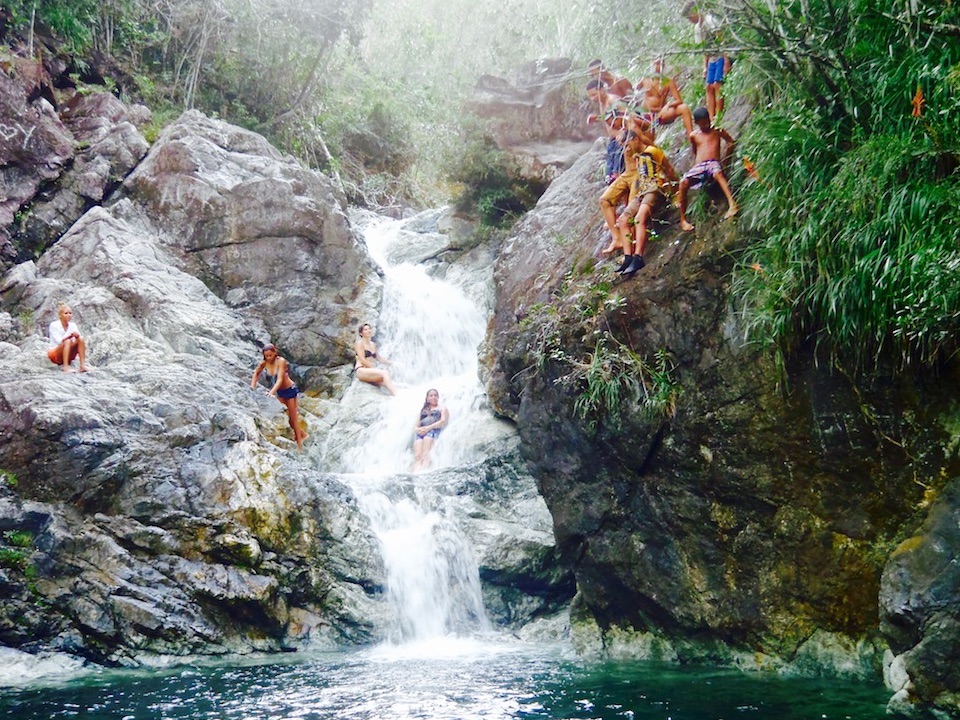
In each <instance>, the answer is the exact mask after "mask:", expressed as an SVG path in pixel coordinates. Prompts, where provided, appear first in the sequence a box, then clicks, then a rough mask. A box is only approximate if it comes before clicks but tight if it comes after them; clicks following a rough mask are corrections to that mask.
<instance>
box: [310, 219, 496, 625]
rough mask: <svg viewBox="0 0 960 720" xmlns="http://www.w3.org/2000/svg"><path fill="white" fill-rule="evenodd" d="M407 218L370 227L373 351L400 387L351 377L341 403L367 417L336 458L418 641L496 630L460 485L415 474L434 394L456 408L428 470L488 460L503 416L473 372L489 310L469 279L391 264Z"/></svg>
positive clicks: (354, 425)
mask: <svg viewBox="0 0 960 720" xmlns="http://www.w3.org/2000/svg"><path fill="white" fill-rule="evenodd" d="M403 225H404V223H403V222H400V221H393V220H379V221H376V222H373V223H371V224H369V225H367V227H366V228H365V231H364V234H365V238H366V241H367V245H368V248H369V250H370V253H371V255H372V256H373V258H374V259H375V260H376V261H377V262H379V263H380V265H381V268H382V269H383V273H384V287H383V309H382V312H381V314H380V318H379V322H378V323H377V327H376V337H375V339H376V342H377V345H378V348H377V350H378V354H380V355H382V356H385V357H386V358H388V359H389V361H390V364H389V366H387V367H388V370H389V371H390V372H391V374H392V376H393V378H394V381H395V383H396V384H397V385H398V387H399V392H398V394H397V396H396V397H390V396H389V395H387V394H386V392H385V391H383V390H381V389H377V388H374V387H372V386H369V385H364V384H363V383H360V382H358V381H354V383H353V384H352V386H351V388H350V389H349V390H348V392H347V393H346V395H345V397H344V400H343V404H344V405H345V406H346V409H345V412H346V413H347V414H349V413H350V410H351V408H354V409H356V412H357V413H359V414H360V415H362V416H363V417H362V419H356V416H355V417H354V419H353V420H352V421H351V422H350V423H349V431H348V432H345V433H342V434H341V435H342V436H345V437H347V438H348V439H347V440H344V441H343V442H344V446H343V447H341V448H339V449H338V451H337V453H336V455H337V456H338V457H336V459H334V460H333V461H332V462H331V463H328V464H332V466H333V467H332V468H331V469H334V470H336V471H339V472H341V473H345V474H344V475H343V478H344V481H345V482H347V483H348V484H350V485H351V486H352V487H353V489H354V491H355V493H356V494H357V497H358V499H359V502H360V506H361V508H362V509H363V510H364V512H365V513H366V514H367V515H368V517H369V519H370V525H371V528H372V530H373V531H374V533H376V535H377V537H378V538H379V540H380V543H381V546H382V552H383V560H384V565H385V567H386V570H387V594H388V597H389V599H390V601H391V604H392V606H393V607H394V609H395V612H396V627H395V628H393V629H391V632H390V633H389V634H390V636H391V639H392V640H393V641H395V642H419V641H424V640H429V639H431V638H439V637H448V636H450V635H461V636H462V635H468V634H470V633H475V632H478V631H484V630H486V629H488V621H487V619H486V616H485V612H484V608H483V600H482V597H481V590H480V578H479V572H478V570H477V564H476V560H475V559H474V557H473V552H472V549H471V546H470V543H469V542H468V541H467V539H466V538H465V537H464V535H463V533H462V531H461V530H460V528H459V526H458V524H457V522H456V517H455V513H454V511H453V508H452V500H451V498H452V497H456V492H454V491H452V490H449V488H444V487H443V484H444V483H449V482H450V479H449V476H448V475H442V474H441V475H437V474H434V473H430V472H428V473H422V474H418V475H410V474H409V472H408V471H409V468H410V465H411V462H412V459H413V453H412V450H411V448H412V443H413V440H414V431H413V428H414V425H415V423H416V420H417V418H418V416H419V412H420V408H421V407H422V405H423V402H424V398H425V395H426V391H427V390H428V389H429V388H436V389H437V390H438V391H439V392H440V401H441V404H442V405H445V406H446V407H447V408H448V410H449V413H450V422H449V425H448V427H447V428H446V429H444V431H443V433H442V434H441V435H440V437H439V438H438V439H437V440H436V443H435V445H434V447H433V452H432V453H431V459H432V465H431V470H438V469H444V468H451V467H458V466H462V465H465V464H469V463H471V462H475V461H478V460H480V459H482V456H483V452H482V442H483V439H484V438H489V437H490V435H491V430H490V428H491V427H496V426H497V425H498V423H499V421H497V420H496V419H495V418H493V415H492V413H491V412H490V411H489V409H487V408H486V406H485V394H484V391H483V387H482V385H481V383H480V380H479V378H478V375H477V370H478V361H477V352H478V347H479V345H480V343H481V342H482V341H483V338H484V334H485V331H486V317H485V315H486V312H485V311H484V310H482V309H481V308H480V307H479V306H478V303H477V302H475V301H473V300H471V299H469V298H468V297H467V295H466V293H465V291H464V288H463V287H460V286H457V285H455V284H453V283H448V282H443V281H441V280H437V279H435V278H432V277H430V275H428V273H427V272H426V270H425V269H424V268H423V267H422V266H420V265H415V264H411V263H404V262H400V263H391V261H390V259H389V258H390V255H391V252H390V250H391V247H394V248H396V247H397V245H398V244H400V243H403V242H409V241H410V237H411V234H409V233H407V234H406V235H405V234H404V229H403ZM394 254H396V253H394ZM472 280H473V282H478V280H477V279H476V278H473V279H472ZM470 281H471V278H469V277H468V278H467V282H470ZM494 432H496V431H494ZM334 434H336V429H335V430H334ZM320 463H321V464H323V463H324V460H322V459H321V461H320ZM445 490H446V491H445Z"/></svg>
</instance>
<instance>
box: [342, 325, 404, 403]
mask: <svg viewBox="0 0 960 720" xmlns="http://www.w3.org/2000/svg"><path fill="white" fill-rule="evenodd" d="M357 334H358V335H359V336H360V337H358V338H357V341H356V342H355V343H354V344H353V353H354V355H355V356H356V364H355V365H354V366H353V369H354V371H355V372H356V373H357V379H359V380H362V381H363V382H365V383H370V384H371V385H382V386H383V387H385V388H386V389H387V390H388V391H389V392H390V394H391V395H396V394H397V388H396V387H394V385H393V382H392V381H391V380H390V373H388V372H387V371H386V370H381V369H380V368H378V367H377V363H378V362H381V363H383V364H384V365H389V364H390V362H389V361H388V360H387V359H386V358H385V357H383V356H382V355H377V345H376V343H375V342H373V340H372V338H373V328H372V327H370V324H369V323H364V324H363V325H361V326H360V329H359V330H357Z"/></svg>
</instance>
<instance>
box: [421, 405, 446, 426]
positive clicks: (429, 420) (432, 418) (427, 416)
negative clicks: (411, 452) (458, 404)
mask: <svg viewBox="0 0 960 720" xmlns="http://www.w3.org/2000/svg"><path fill="white" fill-rule="evenodd" d="M441 417H442V413H441V410H440V408H438V407H437V408H433V409H431V410H423V411H421V413H420V427H424V426H425V425H433V424H434V423H437V422H440V418H441Z"/></svg>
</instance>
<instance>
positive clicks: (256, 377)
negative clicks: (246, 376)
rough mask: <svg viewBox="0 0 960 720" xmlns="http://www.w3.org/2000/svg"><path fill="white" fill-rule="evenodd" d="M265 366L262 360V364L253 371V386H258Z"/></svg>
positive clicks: (251, 381) (251, 384) (251, 383)
mask: <svg viewBox="0 0 960 720" xmlns="http://www.w3.org/2000/svg"><path fill="white" fill-rule="evenodd" d="M263 366H264V363H263V361H261V362H260V364H259V365H257V369H256V370H254V371H253V378H252V379H251V380H250V387H251V388H256V387H257V380H259V379H260V373H262V372H263Z"/></svg>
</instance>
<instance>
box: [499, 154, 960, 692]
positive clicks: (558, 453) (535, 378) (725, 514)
mask: <svg viewBox="0 0 960 720" xmlns="http://www.w3.org/2000/svg"><path fill="white" fill-rule="evenodd" d="M600 158H601V155H600V151H599V149H598V150H596V151H595V152H594V153H592V154H588V155H587V156H585V157H584V158H583V159H582V160H581V161H579V162H578V163H577V164H576V165H574V166H573V168H571V170H569V171H568V172H567V173H565V174H564V175H563V176H561V177H560V178H559V179H558V180H557V181H556V182H554V184H553V185H552V186H551V187H550V189H549V190H548V191H547V193H546V194H545V195H544V197H543V198H542V199H541V201H540V204H539V205H538V207H537V208H536V209H535V210H534V211H533V212H532V213H531V214H530V215H529V216H527V217H526V218H524V220H523V221H521V223H520V224H519V225H518V226H517V228H516V231H515V235H514V237H513V238H512V239H510V240H508V241H507V242H506V244H505V247H504V250H503V252H502V253H501V256H500V258H499V259H498V263H497V266H496V270H495V278H496V283H497V308H496V315H495V318H494V324H493V329H492V334H491V344H492V346H493V358H494V360H493V363H492V365H491V372H490V382H489V394H490V397H491V399H492V400H493V402H494V404H495V406H496V407H497V410H498V412H500V413H502V414H504V415H507V416H509V417H512V418H514V419H515V420H516V422H517V425H518V429H519V431H520V435H521V438H522V451H523V453H524V456H525V457H526V458H527V459H528V463H529V466H530V468H531V471H532V472H533V474H534V475H535V477H536V478H537V481H538V485H539V487H540V489H541V492H542V493H543V495H544V498H545V499H546V501H547V504H548V506H549V508H550V511H551V513H552V515H553V519H554V526H555V532H556V535H557V541H558V545H559V548H560V551H561V552H562V553H563V555H564V557H566V558H567V559H568V561H569V562H570V563H571V564H572V566H573V568H574V572H575V575H576V579H577V587H578V590H579V596H578V603H577V606H578V608H579V611H578V617H579V618H580V619H581V621H583V622H584V623H587V622H589V623H596V626H597V627H598V631H599V633H600V635H601V636H602V637H603V638H604V640H602V641H601V642H603V644H604V647H606V648H608V649H609V648H611V647H613V646H614V645H616V644H617V643H619V642H620V639H622V638H623V637H624V635H625V634H629V633H633V634H634V636H635V637H636V638H637V644H636V646H635V647H634V650H633V651H631V652H638V653H640V654H641V655H644V654H645V656H648V657H660V658H664V659H674V660H684V659H691V658H706V659H713V660H716V659H722V660H725V661H730V662H734V661H736V662H740V661H739V660H735V658H737V657H741V655H740V654H741V653H747V654H752V655H755V656H756V657H764V658H766V660H765V661H764V662H769V663H771V664H772V665H773V666H777V665H783V664H792V665H793V666H794V667H795V668H802V669H803V671H804V672H812V671H816V672H837V673H852V674H855V675H865V674H866V675H872V676H874V677H876V676H878V675H879V672H880V662H881V660H880V656H881V654H882V653H881V652H880V650H882V647H883V646H884V644H885V643H886V642H890V643H891V645H892V646H893V649H894V651H895V652H900V650H897V647H898V646H901V647H904V648H906V647H908V646H909V647H912V646H913V644H915V643H916V642H917V641H918V632H919V624H918V620H919V618H916V619H913V618H912V617H911V619H910V622H908V623H907V628H908V629H911V628H912V629H911V630H910V632H909V633H904V635H905V639H903V640H901V641H899V642H898V643H894V642H893V639H894V636H893V635H890V632H891V630H890V629H887V631H886V633H881V632H878V624H879V623H878V621H879V618H880V616H881V594H880V592H881V583H880V578H881V569H882V567H883V564H884V562H885V560H886V557H887V556H888V554H889V553H890V551H891V549H892V548H893V546H894V540H895V538H897V537H898V536H900V537H902V536H903V535H904V534H905V533H906V534H911V533H912V531H913V528H914V527H915V526H916V523H917V522H918V520H919V519H920V518H922V517H923V512H922V511H919V510H918V508H919V507H922V505H921V503H923V501H924V487H922V486H921V483H922V484H923V485H926V486H927V487H928V488H929V491H930V492H934V491H935V490H936V489H937V488H940V487H942V486H943V484H944V480H945V478H950V477H953V476H955V474H956V472H957V467H956V459H955V457H954V456H953V455H952V454H947V453H945V447H946V444H947V440H948V437H947V433H946V432H945V431H944V428H945V427H950V426H952V423H953V420H951V418H952V417H953V416H954V415H955V411H953V410H951V408H950V405H949V400H948V399H947V398H948V397H949V396H950V392H948V391H947V389H946V388H947V387H948V386H949V385H950V383H949V382H947V381H946V379H938V378H935V377H931V376H918V377H916V378H904V379H899V380H891V379H890V377H884V376H882V375H877V376H875V377H870V378H860V379H859V383H858V385H859V386H858V387H856V388H855V387H853V385H852V384H851V383H850V381H849V380H848V379H847V378H846V377H845V376H844V375H843V374H842V373H840V372H838V371H833V370H832V368H831V366H830V364H829V363H825V362H823V363H817V362H815V361H814V359H813V358H812V356H811V355H810V354H809V353H806V352H804V351H803V350H801V352H800V353H798V355H797V356H796V358H795V360H794V361H793V363H792V365H791V366H790V367H789V368H788V375H787V380H788V382H789V388H790V391H789V392H784V391H783V390H782V389H781V388H780V387H779V386H778V382H777V380H778V375H777V372H776V369H775V368H774V365H773V360H772V358H771V357H770V356H769V355H766V354H764V353H762V352H759V351H757V350H755V349H753V348H751V347H749V346H745V345H744V344H743V343H742V339H741V338H742V329H741V328H740V327H739V325H738V322H739V321H738V316H737V315H736V313H735V312H734V310H733V309H732V308H731V297H730V294H729V290H728V282H729V274H730V272H731V270H732V269H733V261H732V258H733V257H734V253H735V252H736V250H737V248H738V246H739V243H740V242H741V240H740V239H739V238H738V237H737V235H736V233H735V229H734V227H733V226H731V225H730V224H729V223H726V224H720V223H719V222H717V220H718V219H719V215H720V213H721V212H722V210H721V211H719V212H718V211H717V210H716V209H713V210H709V211H708V215H709V216H708V217H707V218H705V219H704V220H703V221H701V222H700V224H699V227H698V231H697V233H696V234H693V233H690V234H686V235H679V234H678V233H677V231H676V214H675V212H673V211H667V212H665V213H663V215H664V217H665V219H666V220H667V221H668V222H667V224H665V225H660V226H657V228H656V229H657V232H658V236H657V238H656V239H655V240H654V241H653V242H652V243H651V245H650V246H649V250H648V254H647V256H646V260H647V267H646V268H644V269H643V270H642V271H640V272H639V273H638V274H637V276H636V277H635V278H634V279H632V280H627V281H622V282H611V280H612V279H613V267H614V266H615V265H614V263H613V262H612V261H606V260H598V258H599V252H598V250H599V248H600V247H602V246H603V245H605V244H606V237H605V235H606V233H605V231H603V230H602V229H601V228H602V221H601V219H600V217H599V214H598V213H597V212H596V207H597V206H596V202H597V198H598V197H599V195H600V193H601V192H602V190H603V188H602V187H601V186H600V185H599V183H597V182H595V181H594V180H593V175H592V171H593V169H594V168H595V167H596V166H597V164H598V163H599V162H600ZM713 213H716V216H715V217H714V216H713ZM715 218H716V219H715ZM617 260H619V258H617ZM601 340H603V342H604V343H605V345H602V346H601V348H600V350H599V351H598V350H597V348H598V342H600V341H601ZM612 350H616V351H619V352H620V353H621V355H620V356H616V355H615V353H614V352H611V351H612ZM626 350H630V351H632V352H634V353H636V354H637V355H638V356H640V358H642V359H643V360H645V361H646V362H647V363H648V364H649V365H650V366H655V365H656V357H657V352H658V351H665V352H666V353H668V357H669V358H670V362H669V363H668V367H669V373H668V380H667V381H666V384H667V385H668V386H670V388H671V389H672V391H673V395H672V402H673V405H674V407H675V410H674V411H673V413H672V414H671V412H669V410H668V412H665V413H659V414H658V413H654V414H649V413H645V412H643V411H642V409H641V407H640V404H639V402H638V401H637V400H636V399H635V398H631V397H624V396H621V399H620V400H618V401H616V402H613V403H611V404H610V405H607V406H603V405H602V404H601V405H600V406H599V408H597V407H594V409H593V410H588V411H587V412H586V413H581V411H579V410H578V407H577V401H578V400H580V401H581V403H583V401H584V398H587V399H589V397H590V396H589V394H588V393H587V391H588V390H590V389H591V388H590V386H589V385H588V383H587V378H588V375H587V374H586V370H585V368H588V367H589V366H590V364H591V361H592V360H594V359H595V358H596V357H597V356H598V355H599V356H600V357H601V358H606V359H607V360H606V364H604V363H600V364H599V370H598V371H597V373H596V374H595V375H593V376H592V378H593V381H594V383H595V385H594V387H593V392H594V393H595V394H594V397H596V393H598V392H599V391H598V390H597V387H598V386H599V385H602V384H604V383H607V386H610V385H611V378H614V377H615V374H616V373H617V372H624V371H625V370H624V368H627V369H629V370H631V371H634V372H637V371H638V370H637V368H638V366H637V364H636V363H634V364H632V365H626V364H624V363H623V360H622V357H623V353H624V352H625V351H626ZM618 357H620V358H621V359H617V358H618ZM618 369H619V370H618ZM577 373H580V374H579V375H578V374H577ZM578 377H579V378H580V379H579V380H577V378H578ZM571 378H572V379H571ZM650 378H652V376H649V377H648V385H649V387H650V388H651V389H655V387H654V385H653V384H652V381H651V380H650ZM621 387H622V386H621ZM580 407H581V410H582V409H583V407H584V406H583V405H582V404H581V406H580ZM588 407H589V406H588ZM593 422H595V423H596V425H595V427H594V426H593V425H592V423H593ZM944 502H947V503H948V504H949V503H950V502H953V501H947V500H945V501H944ZM937 537H938V538H939V539H940V540H942V541H943V542H944V543H945V544H944V547H945V548H951V550H949V551H948V552H955V550H956V544H955V543H954V541H953V540H950V541H949V542H946V538H945V537H943V536H941V535H938V536H937ZM917 563H918V564H921V563H920V561H919V560H918V561H917ZM898 567H899V566H898ZM914 570H915V569H914V568H913V566H912V565H909V564H907V565H904V566H903V569H902V572H898V574H897V575H896V577H897V580H898V582H897V584H898V585H900V586H901V587H903V588H904V589H903V592H905V593H914V592H916V591H918V590H919V588H918V586H917V584H918V583H919V587H923V586H924V585H925V584H926V583H927V582H928V581H927V580H925V579H924V578H923V577H922V576H921V575H920V574H918V573H916V572H915V571H914ZM890 572H891V571H890V570H889V569H888V571H887V573H888V575H889V574H890ZM908 588H909V589H908ZM910 596H911V597H913V595H912V594H911V595H910ZM929 611H930V612H932V608H931V609H930V610H929ZM887 612H888V613H889V612H890V611H889V610H888V611H887ZM897 617H898V618H899V616H897ZM894 619H895V618H891V620H890V622H891V623H892V622H894ZM902 620H903V618H899V619H898V623H900V622H902ZM952 622H953V620H950V621H949V622H948V616H946V615H945V616H943V622H941V623H940V624H939V625H937V626H936V630H933V629H932V628H931V633H932V634H934V635H936V636H938V637H939V641H945V642H948V643H955V638H956V635H955V634H954V630H953V629H951V628H952V625H951V623H952ZM901 632H903V631H902V630H901ZM615 638H618V639H617V640H616V642H615V641H614V639H615ZM651 638H653V640H651ZM930 641H931V645H930V647H933V644H932V643H933V640H932V639H931V640H930ZM644 643H646V644H645V645H644ZM641 646H642V647H644V648H646V649H642V647H641ZM653 648H658V649H653ZM911 670H912V671H913V670H916V672H918V673H919V674H923V673H924V672H926V671H925V670H920V669H918V668H917V667H913V668H911Z"/></svg>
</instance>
